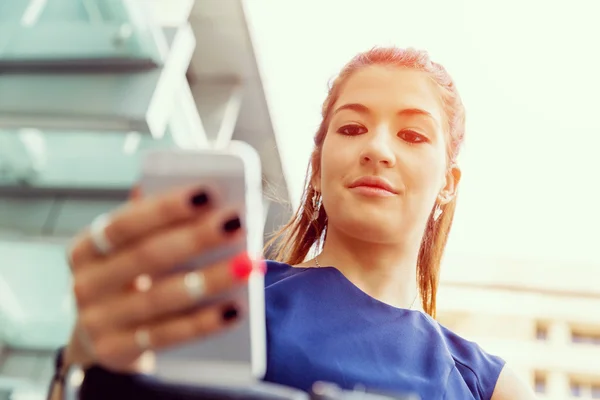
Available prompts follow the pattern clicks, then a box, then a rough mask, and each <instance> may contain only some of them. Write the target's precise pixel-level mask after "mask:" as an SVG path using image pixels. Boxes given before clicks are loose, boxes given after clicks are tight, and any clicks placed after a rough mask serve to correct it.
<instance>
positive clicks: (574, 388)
mask: <svg viewBox="0 0 600 400" xmlns="http://www.w3.org/2000/svg"><path fill="white" fill-rule="evenodd" d="M583 391H584V390H583V388H582V385H581V383H579V382H571V397H581V396H582V393H583Z"/></svg>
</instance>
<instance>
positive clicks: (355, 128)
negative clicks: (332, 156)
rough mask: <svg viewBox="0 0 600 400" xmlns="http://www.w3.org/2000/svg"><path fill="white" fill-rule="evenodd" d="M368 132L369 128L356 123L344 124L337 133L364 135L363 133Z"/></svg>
mask: <svg viewBox="0 0 600 400" xmlns="http://www.w3.org/2000/svg"><path fill="white" fill-rule="evenodd" d="M366 132H367V128H365V127H363V126H360V125H356V124H352V125H344V126H342V127H341V128H340V129H338V130H337V133H341V134H342V135H348V136H357V135H362V134H363V133H366Z"/></svg>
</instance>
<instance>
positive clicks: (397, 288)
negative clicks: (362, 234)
mask: <svg viewBox="0 0 600 400" xmlns="http://www.w3.org/2000/svg"><path fill="white" fill-rule="evenodd" d="M419 245H420V243H404V244H398V243H394V244H379V243H370V242H365V241H363V240H359V239H356V238H353V237H349V236H348V235H345V234H343V233H342V232H339V231H336V230H335V229H330V228H328V231H327V240H326V241H325V244H324V246H323V251H322V252H321V254H320V255H319V256H318V262H319V264H320V265H322V266H329V265H331V266H334V267H335V268H337V269H338V270H340V272H342V273H343V274H344V276H346V278H348V280H350V281H351V282H352V283H353V284H355V285H356V286H357V287H359V288H360V289H361V290H362V291H363V292H365V293H367V294H368V295H370V296H371V297H374V298H376V299H378V300H380V301H382V302H384V303H387V304H390V305H392V306H395V307H399V308H410V307H411V305H412V308H413V309H420V308H421V302H420V299H419V298H417V299H416V300H415V297H417V295H418V288H417V258H418V254H419ZM413 301H414V304H413Z"/></svg>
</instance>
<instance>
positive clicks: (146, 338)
mask: <svg viewBox="0 0 600 400" xmlns="http://www.w3.org/2000/svg"><path fill="white" fill-rule="evenodd" d="M134 339H135V344H136V345H137V346H138V347H139V349H140V350H141V351H146V350H150V349H151V348H152V342H151V340H150V332H148V329H141V328H140V329H138V330H136V331H135V337H134Z"/></svg>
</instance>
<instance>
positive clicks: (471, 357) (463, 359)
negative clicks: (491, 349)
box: [435, 321, 505, 400]
mask: <svg viewBox="0 0 600 400" xmlns="http://www.w3.org/2000/svg"><path fill="white" fill-rule="evenodd" d="M435 324H436V325H437V327H438V329H439V333H440V335H441V336H442V338H443V340H444V343H445V345H446V348H447V350H448V352H449V353H450V355H451V357H452V359H453V360H454V365H455V367H456V370H457V371H458V373H459V374H460V375H461V377H462V380H463V381H464V382H465V383H466V384H467V386H468V387H469V389H470V391H471V392H472V393H478V394H480V396H481V397H482V398H484V399H492V394H493V393H494V390H495V388H496V384H497V383H498V382H499V378H500V376H501V374H502V371H503V369H504V367H505V361H504V360H503V359H502V358H500V357H498V356H495V355H492V354H490V353H488V352H487V351H485V350H483V349H482V348H481V347H480V346H479V345H478V344H477V343H475V342H472V341H470V340H467V339H465V338H463V337H461V336H460V335H458V334H457V333H455V332H453V331H451V330H450V329H448V328H446V327H444V326H443V325H441V324H439V323H438V322H437V321H436V322H435ZM493 400H504V399H503V398H499V399H498V398H494V399H493Z"/></svg>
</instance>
